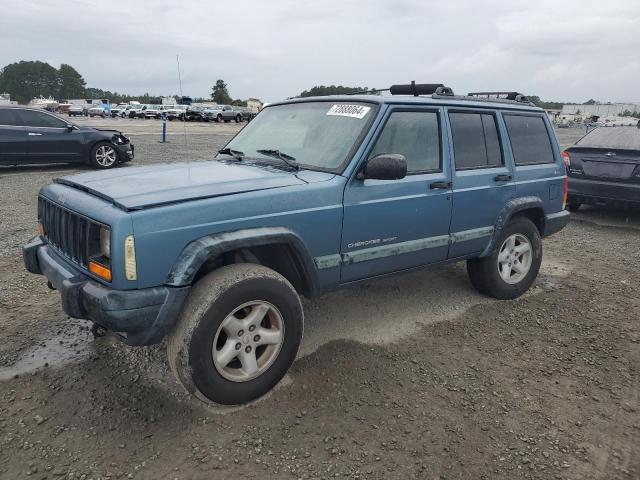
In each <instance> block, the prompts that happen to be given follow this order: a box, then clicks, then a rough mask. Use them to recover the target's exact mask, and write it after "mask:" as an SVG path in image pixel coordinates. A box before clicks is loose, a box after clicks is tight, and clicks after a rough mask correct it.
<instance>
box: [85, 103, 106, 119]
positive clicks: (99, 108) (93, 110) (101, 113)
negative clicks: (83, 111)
mask: <svg viewBox="0 0 640 480" xmlns="http://www.w3.org/2000/svg"><path fill="white" fill-rule="evenodd" d="M87 113H88V115H89V116H90V117H102V118H105V117H106V116H107V108H106V107H105V106H104V105H100V104H96V105H91V106H89V108H88V110H87Z"/></svg>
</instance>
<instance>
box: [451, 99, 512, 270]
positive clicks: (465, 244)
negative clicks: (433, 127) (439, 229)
mask: <svg viewBox="0 0 640 480" xmlns="http://www.w3.org/2000/svg"><path fill="white" fill-rule="evenodd" d="M447 120H448V124H449V131H450V141H451V144H452V160H453V169H454V172H453V180H452V181H453V209H452V215H451V246H450V247H449V255H448V256H449V258H456V257H462V256H465V255H470V254H475V253H480V252H482V251H483V250H484V249H485V247H486V246H487V245H488V244H489V241H490V240H491V236H492V235H493V231H494V227H495V224H496V221H497V218H498V214H499V213H500V210H502V208H503V207H504V206H505V205H506V203H507V202H508V201H509V200H510V199H512V198H513V197H514V196H515V184H514V180H513V169H512V165H511V162H510V161H505V154H504V150H505V149H504V148H503V144H502V141H501V139H502V138H504V137H505V135H504V134H503V133H502V134H501V132H502V131H503V129H502V126H501V124H500V119H499V118H498V115H497V113H496V112H493V111H484V110H483V111H474V110H469V109H448V112H447Z"/></svg>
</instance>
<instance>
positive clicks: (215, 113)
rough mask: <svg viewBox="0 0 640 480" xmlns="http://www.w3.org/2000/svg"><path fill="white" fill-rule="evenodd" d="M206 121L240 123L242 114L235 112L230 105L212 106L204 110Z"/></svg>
mask: <svg viewBox="0 0 640 480" xmlns="http://www.w3.org/2000/svg"><path fill="white" fill-rule="evenodd" d="M204 114H205V117H206V119H207V120H213V121H214V122H225V123H229V122H230V121H231V120H235V121H236V122H238V123H239V122H241V121H242V112H239V111H236V110H235V109H234V107H232V106H231V105H214V106H212V107H208V108H206V109H205V110H204Z"/></svg>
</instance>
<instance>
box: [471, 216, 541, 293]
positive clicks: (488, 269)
mask: <svg viewBox="0 0 640 480" xmlns="http://www.w3.org/2000/svg"><path fill="white" fill-rule="evenodd" d="M541 263H542V240H541V239H540V233H539V232H538V229H537V227H536V226H535V225H534V224H533V222H532V221H531V220H529V219H528V218H525V217H516V218H514V219H513V220H511V221H510V222H509V223H508V224H507V225H506V226H505V227H504V228H503V229H502V231H501V232H500V235H499V236H498V238H497V240H496V243H495V246H494V249H493V251H492V252H491V255H489V256H488V257H484V258H475V259H472V260H469V261H468V262H467V273H468V274H469V278H470V279H471V283H472V284H473V286H474V287H475V288H476V290H478V291H479V292H480V293H484V294H485V295H489V296H491V297H494V298H497V299H500V300H507V299H513V298H517V297H519V296H520V295H522V294H523V293H524V292H526V291H527V290H528V289H529V287H530V286H531V284H532V283H533V281H534V280H535V279H536V277H537V275H538V271H539V270H540V264H541Z"/></svg>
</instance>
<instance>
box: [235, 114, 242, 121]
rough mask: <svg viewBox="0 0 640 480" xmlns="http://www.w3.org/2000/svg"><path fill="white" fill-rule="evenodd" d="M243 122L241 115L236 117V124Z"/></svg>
mask: <svg viewBox="0 0 640 480" xmlns="http://www.w3.org/2000/svg"><path fill="white" fill-rule="evenodd" d="M241 121H242V117H241V116H240V115H236V123H240V122H241Z"/></svg>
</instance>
